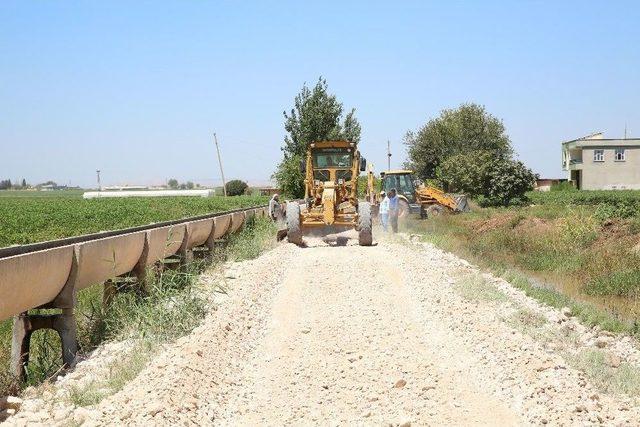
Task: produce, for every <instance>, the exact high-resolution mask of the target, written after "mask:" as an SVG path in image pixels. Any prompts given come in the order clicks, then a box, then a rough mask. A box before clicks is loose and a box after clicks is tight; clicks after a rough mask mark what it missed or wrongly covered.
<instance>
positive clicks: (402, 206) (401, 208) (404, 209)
mask: <svg viewBox="0 0 640 427" xmlns="http://www.w3.org/2000/svg"><path fill="white" fill-rule="evenodd" d="M410 214H411V207H409V202H407V201H406V200H402V199H400V200H398V218H400V219H407V218H409V215H410Z"/></svg>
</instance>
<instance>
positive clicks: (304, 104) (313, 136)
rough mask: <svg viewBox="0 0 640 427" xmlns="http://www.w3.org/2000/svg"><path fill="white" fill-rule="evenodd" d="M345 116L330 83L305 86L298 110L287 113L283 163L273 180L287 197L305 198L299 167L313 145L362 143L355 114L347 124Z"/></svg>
mask: <svg viewBox="0 0 640 427" xmlns="http://www.w3.org/2000/svg"><path fill="white" fill-rule="evenodd" d="M342 112H343V107H342V103H340V102H339V101H338V100H337V99H336V96H335V95H332V94H330V93H329V88H328V85H327V81H326V80H325V79H323V78H322V77H320V78H319V79H318V82H317V83H316V85H315V86H314V87H313V88H312V89H310V88H309V87H307V85H306V84H305V85H303V86H302V90H301V91H300V93H298V95H297V96H296V97H295V100H294V107H293V108H292V109H291V110H290V112H288V113H287V112H286V111H285V112H284V113H283V114H284V119H285V120H284V129H285V130H286V131H287V135H286V136H285V138H284V145H283V147H282V152H283V159H282V161H281V162H280V164H279V165H278V168H277V170H276V172H275V173H274V175H273V176H274V178H275V179H276V181H277V183H278V186H279V187H280V188H281V189H282V191H283V192H284V193H285V194H287V195H289V196H291V197H302V196H303V195H304V182H303V181H304V177H303V175H302V172H301V171H300V168H299V164H300V160H301V159H302V158H303V156H304V154H305V151H306V149H307V145H308V144H309V143H311V142H315V141H323V140H332V139H346V140H348V141H352V142H355V143H358V142H360V123H358V120H357V119H356V117H355V110H351V111H350V112H349V113H348V114H347V115H346V116H345V117H344V120H343V119H342Z"/></svg>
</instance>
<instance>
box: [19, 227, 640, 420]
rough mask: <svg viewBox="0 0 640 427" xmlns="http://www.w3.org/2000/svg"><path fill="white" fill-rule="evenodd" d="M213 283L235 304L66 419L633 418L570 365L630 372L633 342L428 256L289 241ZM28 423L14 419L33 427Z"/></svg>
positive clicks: (222, 303) (220, 304)
mask: <svg viewBox="0 0 640 427" xmlns="http://www.w3.org/2000/svg"><path fill="white" fill-rule="evenodd" d="M207 280H210V281H211V282H212V283H213V282H215V281H218V280H224V281H225V282H226V286H227V287H228V289H229V293H228V295H226V296H222V297H220V298H219V299H218V301H217V304H216V306H217V309H216V310H215V311H212V312H211V313H210V315H208V316H207V318H206V319H205V320H204V321H203V323H202V325H201V326H199V327H198V328H197V329H195V330H194V331H193V332H192V333H191V334H190V335H189V336H187V337H184V338H182V339H180V340H179V341H178V342H176V343H175V344H172V345H170V346H168V347H167V348H166V349H165V350H164V351H163V352H162V353H161V354H160V355H159V356H158V357H157V358H156V359H155V360H154V361H153V362H152V363H151V364H150V365H149V366H148V367H147V368H145V370H143V372H142V373H141V374H140V375H139V376H138V378H137V379H136V380H134V381H133V382H131V383H129V384H128V385H127V386H125V387H124V389H122V390H121V391H120V392H119V393H117V394H115V395H113V396H111V397H109V398H107V399H105V400H103V401H102V402H101V403H100V404H99V405H98V406H97V407H95V408H90V409H88V410H87V409H83V408H68V412H67V413H66V417H65V420H69V419H75V420H76V422H82V421H84V425H103V424H129V425H149V424H156V425H168V424H185V425H188V424H216V425H282V424H296V425H315V424H321V425H327V424H331V425H337V424H349V425H351V424H355V425H381V424H386V425H404V426H408V425H531V424H538V425H540V424H551V425H590V424H602V423H603V424H609V425H638V420H640V409H639V406H638V404H637V402H636V401H634V400H632V398H630V397H627V396H625V395H623V394H608V393H605V392H602V391H601V390H598V388H597V387H596V385H595V384H594V382H593V381H592V380H591V378H590V377H589V376H588V375H585V373H584V372H582V371H580V370H577V369H575V368H574V367H573V365H572V364H571V363H570V362H571V357H570V356H571V354H575V353H576V352H577V351H582V350H583V349H584V348H594V349H598V351H603V352H605V353H606V354H610V355H611V357H617V358H618V359H619V361H620V363H622V364H625V366H627V365H628V366H632V367H634V368H637V367H638V351H637V348H636V347H634V343H633V342H632V341H631V340H629V339H628V338H627V339H621V338H616V337H611V336H609V335H606V334H603V335H598V331H597V330H596V331H595V332H594V331H593V330H591V329H588V328H585V327H583V326H581V325H579V324H578V323H577V322H576V321H575V319H573V318H571V315H570V313H564V314H562V313H560V312H559V311H557V310H552V309H550V308H547V307H543V306H541V305H539V304H538V303H536V302H535V301H533V300H531V299H529V298H528V297H526V296H524V294H522V293H521V292H520V291H519V290H517V289H515V288H513V287H511V286H510V285H509V284H508V283H506V282H504V281H503V280H501V279H496V278H494V277H492V276H490V275H488V274H483V273H481V272H480V271H478V270H477V269H476V268H475V267H473V266H471V265H469V264H468V263H466V262H465V261H463V260H460V259H459V258H457V257H455V256H453V255H451V254H447V253H444V252H442V251H440V250H438V249H436V248H434V247H433V246H431V245H428V244H422V243H420V244H414V243H411V242H410V241H408V240H403V239H400V238H398V239H391V240H390V241H384V240H383V241H380V242H378V244H377V245H376V246H373V247H359V246H357V245H356V241H354V240H350V241H348V242H346V244H345V242H344V241H343V240H338V241H334V242H331V241H329V242H326V241H322V240H310V241H309V245H308V247H306V248H299V247H296V246H294V245H291V244H286V243H283V244H281V245H279V246H277V247H276V248H275V249H273V250H271V251H269V252H268V253H266V254H264V255H263V256H261V257H259V258H257V259H255V260H252V261H247V262H243V263H239V264H233V265H231V266H229V268H228V269H227V270H226V271H225V272H224V273H223V274H221V275H220V274H212V275H211V276H210V277H208V278H207ZM528 319H529V320H528ZM531 319H533V320H531ZM605 338H606V339H605ZM598 339H600V341H598ZM602 342H605V345H602V344H601V343H602ZM596 343H597V345H596ZM620 363H618V365H620ZM78 369H79V370H81V369H82V367H79V368H78ZM601 388H602V387H601ZM27 408H28V405H27V404H26V403H25V409H27ZM43 410H44V411H46V410H52V409H51V408H49V409H46V408H45V409H43ZM60 410H62V409H60ZM23 412H24V413H22V412H21V413H19V414H18V415H17V416H15V417H13V418H11V419H10V421H11V422H13V423H16V424H21V423H23V422H24V421H26V420H29V416H30V414H29V412H28V411H23ZM40 417H41V418H39V419H40V420H41V421H46V419H43V418H42V414H40ZM32 420H33V419H32ZM49 420H50V418H49ZM61 423H62V422H61Z"/></svg>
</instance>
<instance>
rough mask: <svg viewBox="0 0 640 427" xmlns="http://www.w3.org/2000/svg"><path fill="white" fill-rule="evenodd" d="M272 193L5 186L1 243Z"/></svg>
mask: <svg viewBox="0 0 640 427" xmlns="http://www.w3.org/2000/svg"><path fill="white" fill-rule="evenodd" d="M267 201H268V197H266V196H235V197H227V198H225V197H207V198H203V197H167V198H164V197H163V198H122V199H91V200H84V199H82V192H79V191H49V192H37V191H0V247H5V246H10V245H16V244H18V245H20V244H27V243H35V242H41V241H46V240H52V239H60V238H64V237H72V236H78V235H82V234H87V233H95V232H99V231H107V230H117V229H122V228H127V227H134V226H138V225H145V224H150V223H154V222H160V221H168V220H174V219H181V218H186V217H190V216H196V215H204V214H209V213H215V212H222V211H226V210H230V209H238V208H244V207H250V206H257V205H262V204H266V203H267Z"/></svg>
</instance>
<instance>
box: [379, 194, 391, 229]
mask: <svg viewBox="0 0 640 427" xmlns="http://www.w3.org/2000/svg"><path fill="white" fill-rule="evenodd" d="M380 200H381V201H380V212H379V214H380V224H382V229H383V230H384V231H387V226H388V225H389V198H388V197H387V194H386V193H385V192H384V191H381V192H380Z"/></svg>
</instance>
